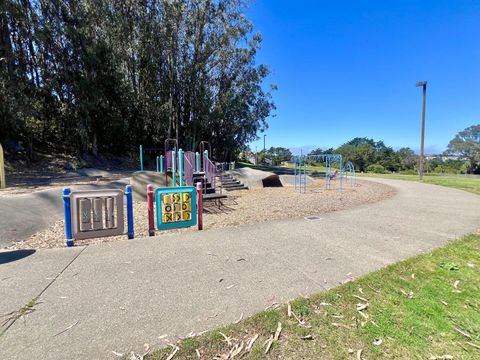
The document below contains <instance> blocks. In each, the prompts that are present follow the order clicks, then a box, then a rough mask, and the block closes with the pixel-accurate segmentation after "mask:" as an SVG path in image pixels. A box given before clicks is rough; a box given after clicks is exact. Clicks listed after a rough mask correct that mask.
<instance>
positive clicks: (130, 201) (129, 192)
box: [125, 185, 135, 240]
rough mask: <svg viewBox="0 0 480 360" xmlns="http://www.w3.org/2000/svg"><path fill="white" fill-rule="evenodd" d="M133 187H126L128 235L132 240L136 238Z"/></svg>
mask: <svg viewBox="0 0 480 360" xmlns="http://www.w3.org/2000/svg"><path fill="white" fill-rule="evenodd" d="M132 195H133V194H132V185H127V186H125V196H126V197H127V229H128V231H127V234H128V238H129V239H130V240H131V239H133V238H134V237H135V233H134V229H133V199H132Z"/></svg>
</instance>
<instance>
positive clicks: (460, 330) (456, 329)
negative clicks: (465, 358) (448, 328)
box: [453, 327, 472, 340]
mask: <svg viewBox="0 0 480 360" xmlns="http://www.w3.org/2000/svg"><path fill="white" fill-rule="evenodd" d="M453 329H454V330H455V331H456V332H458V333H459V334H461V335H463V336H465V337H466V338H468V339H470V340H472V337H471V336H470V334H469V333H467V332H466V331H464V330H462V329H459V328H457V327H454V328H453Z"/></svg>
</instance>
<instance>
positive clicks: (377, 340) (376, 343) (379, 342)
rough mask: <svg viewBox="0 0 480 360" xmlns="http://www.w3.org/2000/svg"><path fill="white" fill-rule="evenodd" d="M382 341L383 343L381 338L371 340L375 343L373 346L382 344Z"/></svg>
mask: <svg viewBox="0 0 480 360" xmlns="http://www.w3.org/2000/svg"><path fill="white" fill-rule="evenodd" d="M382 343H383V340H382V339H376V340H375V341H374V342H373V345H375V346H380V345H382Z"/></svg>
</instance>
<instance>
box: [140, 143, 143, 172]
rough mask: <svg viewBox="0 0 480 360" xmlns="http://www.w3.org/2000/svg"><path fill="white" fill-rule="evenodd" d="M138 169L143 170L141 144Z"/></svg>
mask: <svg viewBox="0 0 480 360" xmlns="http://www.w3.org/2000/svg"><path fill="white" fill-rule="evenodd" d="M140 171H143V146H142V145H140Z"/></svg>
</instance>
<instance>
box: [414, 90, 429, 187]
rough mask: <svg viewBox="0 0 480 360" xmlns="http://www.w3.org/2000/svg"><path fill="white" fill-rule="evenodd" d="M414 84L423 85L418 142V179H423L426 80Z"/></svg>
mask: <svg viewBox="0 0 480 360" xmlns="http://www.w3.org/2000/svg"><path fill="white" fill-rule="evenodd" d="M416 86H421V87H423V108H422V141H421V143H420V169H419V177H420V181H423V162H424V158H425V154H424V146H425V105H426V101H427V82H426V81H420V82H417V84H416Z"/></svg>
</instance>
